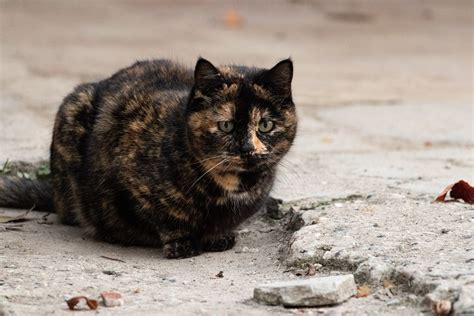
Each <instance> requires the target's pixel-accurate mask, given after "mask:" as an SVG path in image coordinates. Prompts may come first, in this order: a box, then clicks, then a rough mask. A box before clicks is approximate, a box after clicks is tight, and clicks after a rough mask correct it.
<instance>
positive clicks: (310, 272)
mask: <svg viewBox="0 0 474 316" xmlns="http://www.w3.org/2000/svg"><path fill="white" fill-rule="evenodd" d="M315 274H316V267H315V266H314V264H311V263H308V270H307V271H306V275H315Z"/></svg>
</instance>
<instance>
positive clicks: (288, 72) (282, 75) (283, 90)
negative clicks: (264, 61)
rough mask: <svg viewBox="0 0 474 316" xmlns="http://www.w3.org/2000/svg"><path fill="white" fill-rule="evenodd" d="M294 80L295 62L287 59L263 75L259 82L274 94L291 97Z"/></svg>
mask: <svg viewBox="0 0 474 316" xmlns="http://www.w3.org/2000/svg"><path fill="white" fill-rule="evenodd" d="M292 79H293V62H292V61H291V59H285V60H282V61H280V62H279V63H278V64H276V65H275V66H274V67H273V68H272V69H270V70H267V71H265V72H264V73H262V75H261V77H260V78H259V80H258V81H259V82H260V83H261V84H262V85H263V86H265V87H266V88H268V89H270V90H271V91H272V92H273V93H275V94H278V95H280V96H283V97H291V80H292Z"/></svg>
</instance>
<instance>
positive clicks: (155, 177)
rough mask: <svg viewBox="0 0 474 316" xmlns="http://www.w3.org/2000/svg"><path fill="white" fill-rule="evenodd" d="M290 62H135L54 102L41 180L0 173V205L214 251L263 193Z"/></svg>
mask: <svg viewBox="0 0 474 316" xmlns="http://www.w3.org/2000/svg"><path fill="white" fill-rule="evenodd" d="M292 78H293V62H292V61H291V60H290V59H286V60H282V61H281V62H279V63H278V64H276V65H275V66H274V67H273V68H271V69H269V70H267V69H259V68H253V67H246V66H234V65H231V66H221V67H215V66H214V65H213V64H212V63H211V62H209V61H208V60H206V59H203V58H200V59H199V60H198V61H197V63H196V66H195V68H194V71H193V69H190V68H187V67H184V66H182V65H180V64H178V63H174V62H172V61H169V60H151V61H139V62H136V63H135V64H133V65H132V66H130V67H128V68H124V69H122V70H120V71H118V72H117V73H115V74H114V75H112V76H111V77H110V78H108V79H105V80H103V81H99V82H93V83H85V84H82V85H79V86H78V87H77V88H76V89H75V90H74V91H73V92H72V93H71V94H69V95H68V96H67V97H66V98H65V99H64V101H63V103H62V104H61V106H60V108H59V111H58V113H57V115H56V120H55V124H54V130H53V139H52V144H51V153H50V154H51V156H50V168H51V177H50V179H49V180H46V181H45V180H29V179H21V178H14V177H1V178H0V206H9V207H19V208H26V207H28V208H29V207H31V206H32V205H34V206H35V207H36V208H37V209H46V210H49V211H53V210H54V211H55V212H56V213H57V214H58V216H59V218H60V220H61V221H62V222H63V223H65V224H70V225H77V224H78V225H80V226H82V227H84V228H85V229H86V230H87V231H88V232H89V233H91V234H93V235H94V236H95V237H97V238H99V239H101V240H105V241H108V242H112V243H121V244H125V245H142V246H156V247H160V246H161V247H163V252H164V255H165V256H166V257H167V258H185V257H190V256H195V255H198V254H200V253H202V252H204V251H224V250H227V249H230V248H232V247H233V246H234V244H235V235H234V232H233V229H234V228H235V227H236V226H237V225H239V224H240V223H241V222H242V221H244V220H245V219H247V218H248V217H250V216H251V215H253V214H254V213H256V212H257V211H258V210H260V209H261V208H262V207H264V206H265V203H266V202H267V201H268V199H269V192H270V190H271V188H272V186H273V183H274V180H275V173H276V169H277V166H278V163H279V162H280V160H281V159H282V158H283V157H284V156H285V154H286V153H287V152H288V151H289V149H290V147H291V145H292V143H293V141H294V138H295V135H296V130H297V116H296V109H295V104H294V102H293V99H292V91H291V82H292Z"/></svg>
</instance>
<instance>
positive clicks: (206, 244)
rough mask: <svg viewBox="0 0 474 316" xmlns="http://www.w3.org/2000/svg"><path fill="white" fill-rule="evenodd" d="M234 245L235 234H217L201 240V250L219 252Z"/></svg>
mask: <svg viewBox="0 0 474 316" xmlns="http://www.w3.org/2000/svg"><path fill="white" fill-rule="evenodd" d="M234 245H235V235H234V234H228V235H219V236H215V237H209V238H207V239H206V240H205V241H203V250H205V251H212V252H221V251H225V250H229V249H231V248H232V247H234Z"/></svg>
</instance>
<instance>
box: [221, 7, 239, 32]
mask: <svg viewBox="0 0 474 316" xmlns="http://www.w3.org/2000/svg"><path fill="white" fill-rule="evenodd" d="M242 21H243V19H242V16H241V15H240V13H239V12H238V11H237V10H228V11H227V12H226V13H225V16H224V22H225V25H226V26H227V27H231V28H237V27H240V26H242Z"/></svg>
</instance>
